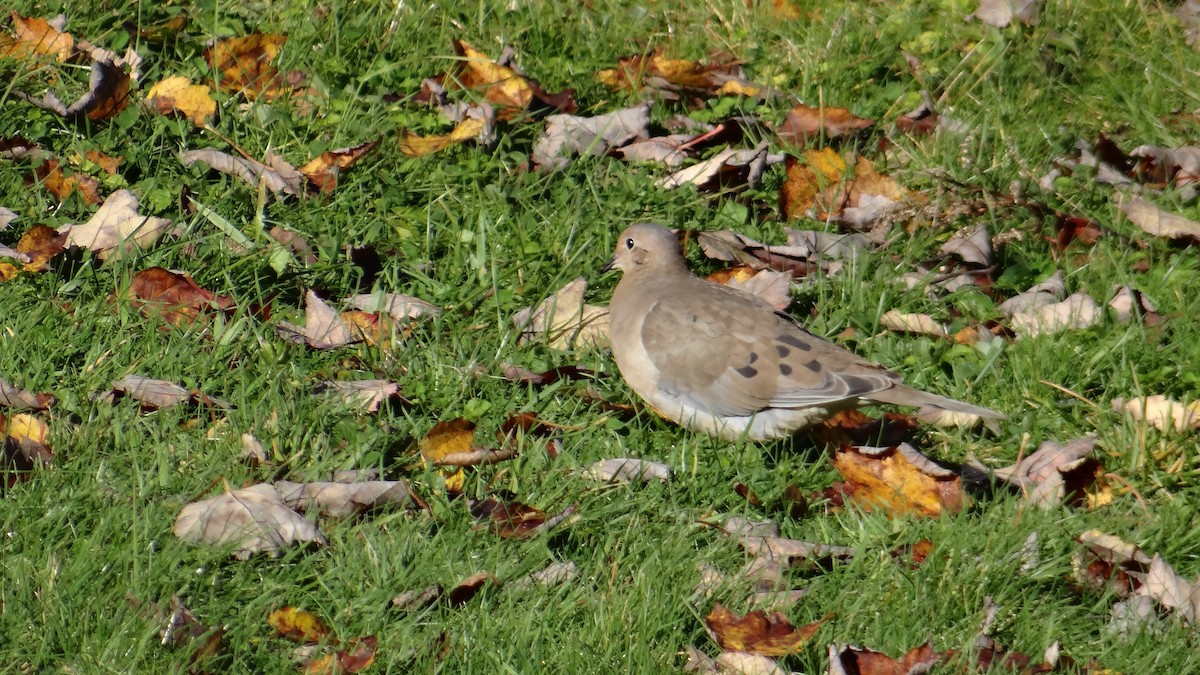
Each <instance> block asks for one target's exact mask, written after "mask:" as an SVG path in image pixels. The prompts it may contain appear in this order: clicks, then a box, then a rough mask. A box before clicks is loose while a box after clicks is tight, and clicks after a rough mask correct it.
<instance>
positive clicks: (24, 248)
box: [16, 225, 67, 272]
mask: <svg viewBox="0 0 1200 675" xmlns="http://www.w3.org/2000/svg"><path fill="white" fill-rule="evenodd" d="M66 248H67V237H66V236H65V235H61V234H59V233H58V232H56V231H55V230H54V229H53V228H50V227H46V226H45V225H34V226H33V227H31V228H29V230H28V231H26V232H25V234H23V235H21V240H20V241H18V242H17V249H16V253H17V257H18V259H19V260H21V261H23V262H24V263H25V264H24V265H22V266H21V269H22V270H24V271H26V272H42V271H45V270H48V269H50V260H51V259H52V258H54V257H55V256H57V255H58V254H59V253H62V252H63V251H65V250H66Z"/></svg>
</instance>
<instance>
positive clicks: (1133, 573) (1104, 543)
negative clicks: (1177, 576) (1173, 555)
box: [1071, 530, 1151, 598]
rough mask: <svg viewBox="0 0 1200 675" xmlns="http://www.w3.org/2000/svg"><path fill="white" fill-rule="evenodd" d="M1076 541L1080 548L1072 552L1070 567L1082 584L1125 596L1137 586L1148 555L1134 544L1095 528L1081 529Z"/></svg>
mask: <svg viewBox="0 0 1200 675" xmlns="http://www.w3.org/2000/svg"><path fill="white" fill-rule="evenodd" d="M1078 541H1079V543H1080V544H1082V545H1083V547H1084V548H1083V549H1082V550H1077V551H1076V552H1075V553H1074V554H1072V556H1071V570H1072V573H1073V576H1074V578H1075V580H1076V581H1078V582H1079V583H1080V584H1082V585H1083V586H1084V587H1087V588H1095V589H1100V590H1110V591H1112V592H1113V593H1114V594H1116V595H1117V596H1119V597H1122V598H1125V597H1129V596H1130V595H1131V594H1132V593H1133V591H1135V590H1136V589H1137V588H1138V587H1140V586H1141V583H1142V582H1141V580H1142V579H1144V578H1145V573H1146V571H1147V570H1148V569H1149V568H1150V560H1151V558H1150V556H1148V555H1146V554H1145V553H1144V552H1142V550H1141V549H1139V548H1138V547H1137V546H1134V545H1133V544H1130V543H1128V542H1126V541H1123V540H1121V539H1120V538H1118V537H1115V536H1113V535H1111V534H1105V533H1103V532H1101V531H1099V530H1087V531H1086V532H1083V533H1081V534H1080V535H1079V538H1078Z"/></svg>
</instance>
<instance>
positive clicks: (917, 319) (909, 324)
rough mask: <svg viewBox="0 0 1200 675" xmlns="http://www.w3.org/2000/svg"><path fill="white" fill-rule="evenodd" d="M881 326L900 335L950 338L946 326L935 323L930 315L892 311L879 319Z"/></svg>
mask: <svg viewBox="0 0 1200 675" xmlns="http://www.w3.org/2000/svg"><path fill="white" fill-rule="evenodd" d="M879 325H881V326H883V327H884V328H886V329H888V330H891V331H896V332H900V333H912V334H914V335H928V336H930V337H939V338H944V337H950V331H949V330H947V329H946V327H945V326H944V325H942V324H940V323H938V322H937V321H934V320H933V317H931V316H929V315H928V314H913V313H908V312H900V311H897V310H894V309H891V310H888V311H887V312H885V313H884V314H883V316H881V317H879Z"/></svg>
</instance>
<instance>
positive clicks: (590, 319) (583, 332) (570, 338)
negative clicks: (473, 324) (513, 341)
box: [513, 277, 608, 349]
mask: <svg viewBox="0 0 1200 675" xmlns="http://www.w3.org/2000/svg"><path fill="white" fill-rule="evenodd" d="M585 291H587V281H586V280H585V279H584V278H583V277H579V278H578V279H576V280H574V281H572V282H571V283H569V284H567V285H566V286H563V287H562V288H561V289H559V290H558V291H557V292H556V293H555V294H554V295H553V296H551V297H549V298H547V299H546V300H544V301H542V302H541V303H539V304H538V305H536V306H534V307H526V308H525V309H522V310H521V311H519V312H517V313H516V314H514V315H513V323H514V324H516V327H517V329H518V330H519V331H521V338H520V343H521V344H527V343H528V342H530V341H531V340H534V339H537V338H544V339H546V340H547V342H548V344H549V345H550V347H551V348H553V349H570V348H571V347H573V346H577V345H592V346H595V347H605V346H607V345H608V308H607V307H599V306H596V305H589V304H585V303H584V302H583V294H584V292H585Z"/></svg>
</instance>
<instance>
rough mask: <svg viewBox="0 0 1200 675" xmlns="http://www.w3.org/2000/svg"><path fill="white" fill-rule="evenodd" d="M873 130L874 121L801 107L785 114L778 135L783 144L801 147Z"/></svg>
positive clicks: (842, 111)
mask: <svg viewBox="0 0 1200 675" xmlns="http://www.w3.org/2000/svg"><path fill="white" fill-rule="evenodd" d="M873 126H875V121H874V120H869V119H866V118H863V117H855V116H854V114H853V113H851V112H850V111H849V110H847V109H845V108H813V107H810V106H807V105H804V104H803V103H801V104H800V105H798V106H796V107H795V108H792V109H791V110H789V111H788V114H787V117H786V118H785V119H784V121H783V124H781V125H780V126H779V131H778V134H779V139H780V140H781V141H783V142H784V143H785V144H791V145H795V146H798V147H804V146H805V145H808V142H809V141H811V140H813V139H816V138H821V137H824V138H826V139H830V138H838V137H841V136H849V135H851V134H855V133H858V132H859V131H862V130H863V129H869V128H871V127H873Z"/></svg>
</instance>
